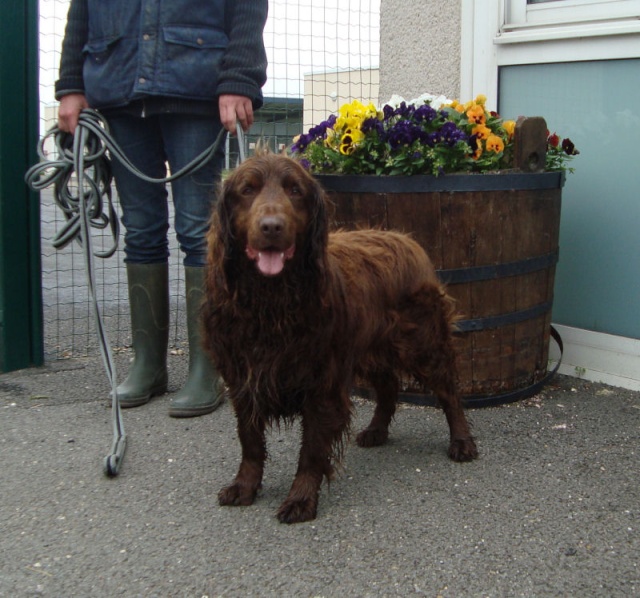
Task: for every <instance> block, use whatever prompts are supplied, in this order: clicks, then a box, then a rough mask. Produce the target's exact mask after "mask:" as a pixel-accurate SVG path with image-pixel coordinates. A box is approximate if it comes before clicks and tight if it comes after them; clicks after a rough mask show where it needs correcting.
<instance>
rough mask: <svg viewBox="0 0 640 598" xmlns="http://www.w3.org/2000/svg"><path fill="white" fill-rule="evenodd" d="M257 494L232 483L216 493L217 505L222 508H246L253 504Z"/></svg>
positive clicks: (255, 491)
mask: <svg viewBox="0 0 640 598" xmlns="http://www.w3.org/2000/svg"><path fill="white" fill-rule="evenodd" d="M257 493H258V492H257V490H253V489H251V488H247V487H246V486H243V485H242V484H239V483H238V482H234V483H233V484H231V485H229V486H226V487H225V488H223V489H222V490H220V492H218V503H219V504H221V505H222V506H223V507H225V506H231V507H246V506H249V505H252V504H253V501H254V500H255V498H256V494H257Z"/></svg>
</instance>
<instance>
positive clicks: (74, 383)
mask: <svg viewBox="0 0 640 598" xmlns="http://www.w3.org/2000/svg"><path fill="white" fill-rule="evenodd" d="M117 359H118V368H119V371H124V369H126V360H127V355H126V354H118V356H117ZM186 361H187V357H186V356H184V355H176V356H173V357H172V358H171V362H170V373H171V382H170V385H171V389H174V390H175V389H176V388H178V387H179V385H180V383H181V382H182V381H183V379H184V375H185V369H186ZM108 395H109V389H108V385H107V382H106V377H105V375H104V372H103V370H102V365H101V363H100V361H99V358H86V359H73V360H69V361H58V362H54V363H52V364H49V365H47V366H46V367H43V368H35V369H30V370H24V371H20V372H13V373H10V374H4V375H1V376H0V409H1V410H2V416H1V419H0V422H1V423H0V426H1V430H0V455H1V457H2V484H1V486H0V504H1V506H2V508H1V510H0V530H1V533H0V550H1V551H2V555H3V557H2V559H1V560H0V597H7V598H9V597H11V598H13V597H22V596H53V597H75V596H78V597H88V596H91V597H102V596H104V597H114V596H126V597H129V596H132V597H133V596H142V597H150V596H158V597H174V596H175V597H196V598H202V597H204V596H208V597H213V596H296V597H297V596H301V597H320V596H324V597H333V596H336V597H337V596H357V597H360V596H362V597H366V596H376V597H377V596H410V595H425V596H434V597H436V596H443V597H449V596H456V597H457V596H527V597H528V596H544V597H548V596H598V597H599V596H633V595H637V594H639V593H640V572H639V570H638V567H639V565H638V563H639V561H640V535H639V529H640V520H639V508H640V490H639V486H638V479H639V473H640V472H639V466H638V455H639V452H640V393H634V392H630V391H625V390H621V389H616V388H611V387H607V386H604V385H599V384H592V383H585V382H583V381H581V380H578V379H575V378H569V377H561V376H560V377H557V378H556V379H555V380H554V382H553V383H552V385H550V386H549V387H547V388H546V389H545V390H544V391H543V392H542V393H541V394H539V395H537V396H536V397H534V398H532V399H528V400H525V401H521V402H519V403H515V404H512V405H508V406H502V407H495V408H490V409H479V410H473V411H470V412H469V417H470V420H471V421H472V423H473V426H474V428H473V429H474V434H475V435H476V437H477V441H478V446H479V448H480V451H481V456H480V458H479V460H477V461H475V462H473V463H466V464H458V463H453V462H451V461H449V460H448V458H447V456H446V447H447V429H446V424H445V420H444V417H443V415H442V414H441V413H440V412H438V411H436V410H435V409H432V408H428V407H415V406H403V407H402V408H401V409H400V411H399V412H398V414H397V417H396V421H395V423H394V425H393V428H392V435H391V438H390V441H389V443H388V444H387V445H385V446H384V447H379V448H374V449H368V450H365V449H360V448H358V447H357V446H356V445H355V444H354V443H353V442H350V443H349V445H348V447H347V451H346V456H345V461H344V464H343V468H342V472H341V474H340V476H339V477H338V478H337V479H336V480H335V481H334V482H332V484H331V485H330V487H328V486H326V485H324V486H323V489H322V494H321V501H320V508H319V514H318V519H317V520H315V521H313V522H309V523H304V524H298V525H294V526H287V525H282V524H280V523H278V521H277V520H276V519H275V516H274V515H275V510H276V509H277V507H278V505H279V503H280V501H282V500H283V499H284V497H285V495H286V493H287V491H288V488H289V485H290V483H291V480H292V476H293V473H294V471H295V463H296V457H297V451H298V444H299V429H298V427H297V426H295V425H294V426H292V427H290V428H282V429H279V430H278V429H274V430H273V431H272V432H271V433H270V435H269V450H270V461H269V463H268V464H267V470H266V475H265V479H264V489H263V491H262V493H261V495H260V496H259V498H258V500H257V501H256V503H255V504H254V505H253V506H251V507H245V508H228V507H225V508H222V507H219V506H218V504H217V501H216V493H217V491H218V490H219V489H220V487H221V486H222V485H223V484H225V483H226V482H228V481H230V480H231V479H232V477H233V476H234V474H235V470H236V467H237V464H238V460H239V444H238V441H237V440H236V436H235V420H234V417H233V413H232V410H231V408H230V405H228V404H224V405H223V406H222V407H221V408H220V409H219V410H218V411H216V412H215V413H213V414H211V415H208V416H205V417H201V418H195V419H191V420H176V419H172V418H169V417H168V416H167V402H168V397H167V396H164V397H159V398H157V399H154V400H153V401H152V402H151V403H149V404H147V405H145V406H143V407H140V408H138V409H134V410H129V411H126V412H125V413H124V421H125V428H126V431H127V434H128V439H129V443H128V448H127V453H126V458H125V460H124V463H123V466H122V471H121V473H120V475H119V476H118V477H116V478H107V477H105V476H104V475H103V473H102V460H103V458H104V456H105V455H106V453H107V452H108V450H109V447H110V444H111V436H112V431H111V430H112V428H111V419H110V418H111V413H110V410H109V408H108V407H107V402H108V398H107V397H108ZM370 414H371V405H370V404H369V403H366V402H364V401H361V400H358V401H357V416H356V422H355V425H354V429H358V428H359V427H361V426H363V425H364V424H365V423H366V421H367V418H368V417H369V416H370Z"/></svg>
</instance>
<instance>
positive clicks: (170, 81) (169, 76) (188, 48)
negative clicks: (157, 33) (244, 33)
mask: <svg viewBox="0 0 640 598" xmlns="http://www.w3.org/2000/svg"><path fill="white" fill-rule="evenodd" d="M163 41H164V48H163V49H164V53H165V55H164V60H161V61H160V64H159V66H160V68H161V73H162V75H161V78H160V86H161V89H160V91H161V93H166V94H168V95H178V96H182V97H188V98H192V99H213V97H214V96H215V90H216V87H217V81H218V77H219V74H220V68H221V64H222V58H223V56H224V53H225V50H226V48H227V45H228V44H229V39H228V37H227V35H226V34H225V32H224V31H222V30H221V29H215V28H208V27H190V26H167V27H164V28H163Z"/></svg>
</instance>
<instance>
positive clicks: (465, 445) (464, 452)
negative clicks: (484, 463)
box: [449, 437, 478, 461]
mask: <svg viewBox="0 0 640 598" xmlns="http://www.w3.org/2000/svg"><path fill="white" fill-rule="evenodd" d="M477 456H478V449H477V447H476V443H475V442H474V441H473V438H471V437H469V438H455V439H453V440H452V441H451V444H450V445H449V457H450V458H451V459H453V460H454V461H473V460H474V459H475V458H476V457H477Z"/></svg>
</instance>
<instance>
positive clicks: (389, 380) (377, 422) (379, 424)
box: [356, 372, 398, 448]
mask: <svg viewBox="0 0 640 598" xmlns="http://www.w3.org/2000/svg"><path fill="white" fill-rule="evenodd" d="M369 381H370V382H371V384H372V386H373V388H374V390H375V392H376V408H375V411H374V412H373V417H372V418H371V422H370V423H369V425H368V426H367V427H366V428H365V429H364V430H362V431H361V432H360V433H359V434H358V435H357V436H356V442H357V444H358V446H361V447H363V448H369V447H372V446H380V445H381V444H384V443H385V442H386V441H387V439H388V438H389V425H390V424H391V420H392V419H393V415H394V414H395V412H396V404H397V402H398V378H397V377H396V376H395V374H393V372H388V373H384V374H379V375H376V376H370V377H369Z"/></svg>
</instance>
